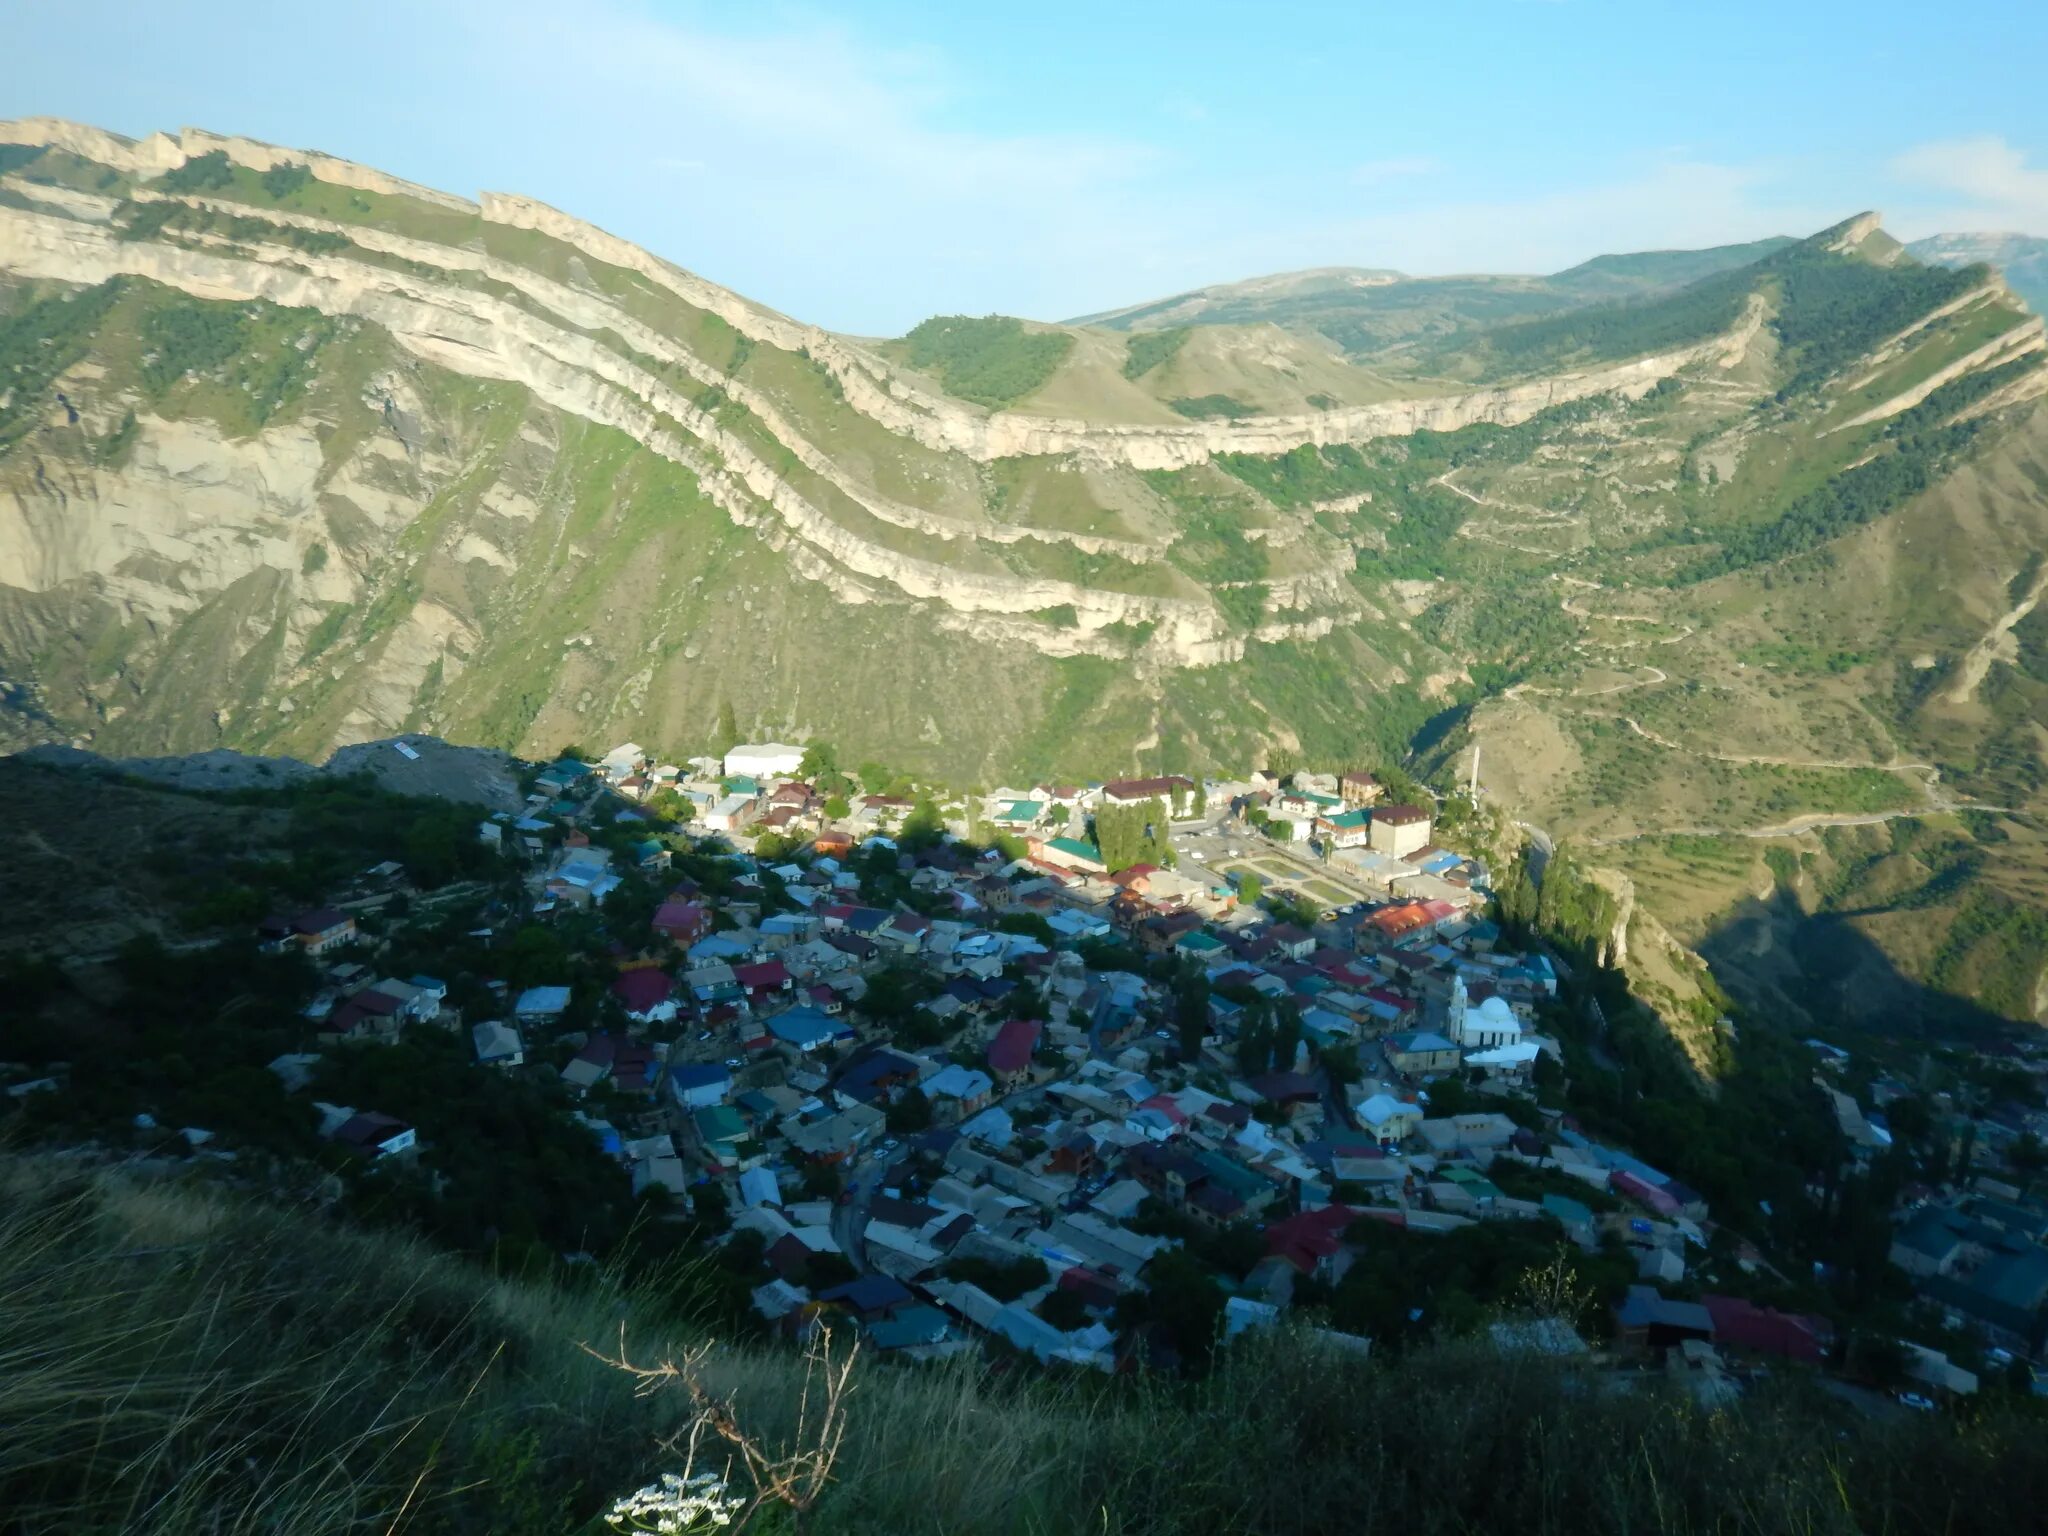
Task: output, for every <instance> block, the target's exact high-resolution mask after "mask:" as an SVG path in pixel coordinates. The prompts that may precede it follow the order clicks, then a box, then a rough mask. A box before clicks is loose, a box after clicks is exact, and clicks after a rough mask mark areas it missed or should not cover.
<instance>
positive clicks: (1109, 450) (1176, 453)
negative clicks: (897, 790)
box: [0, 118, 1875, 469]
mask: <svg viewBox="0 0 2048 1536" xmlns="http://www.w3.org/2000/svg"><path fill="white" fill-rule="evenodd" d="M60 140H63V141H67V144H68V143H76V144H78V145H79V146H81V147H80V148H79V149H78V150H77V151H76V152H77V153H81V154H87V155H88V157H89V158H100V157H101V156H109V157H112V158H108V159H106V160H105V162H104V163H108V164H115V165H117V166H118V167H119V168H122V169H131V170H134V171H135V172H137V173H138V174H140V173H144V172H148V173H151V174H154V173H155V172H158V171H161V170H164V169H168V168H169V166H170V165H173V164H176V163H177V158H172V157H171V155H172V148H171V147H172V144H173V141H171V140H170V139H169V138H168V137H167V136H165V135H161V134H159V135H155V136H153V137H152V138H151V139H149V140H147V141H144V142H143V143H142V144H135V143H133V142H132V141H128V140H122V139H119V138H118V137H117V136H115V135H111V134H104V133H101V132H100V131H99V130H96V129H88V128H82V127H79V126H78V125H75V124H66V123H57V122H55V121H54V120H51V119H42V118H29V119H23V120H20V121H18V122H15V123H10V124H4V125H0V141H12V142H20V143H38V142H43V143H48V142H59V141H60ZM175 146H176V150H177V152H178V158H182V157H183V156H184V155H190V154H203V153H208V152H210V151H213V150H219V151H221V152H223V153H225V154H226V155H227V156H228V158H230V159H231V160H234V161H235V162H236V163H238V164H242V165H246V166H249V167H250V168H251V169H255V170H267V169H269V168H270V167H272V166H274V165H278V164H282V163H292V164H303V165H306V166H307V167H308V168H309V169H310V170H311V171H312V173H313V175H314V176H316V177H318V178H319V179H320V180H323V181H329V182H333V183H335V184H336V185H341V186H351V187H357V188H361V189H364V190H369V191H375V192H381V193H387V194H392V195H398V196H405V197H410V198H414V199H417V200H420V201H424V202H429V203H433V204H435V205H436V206H439V207H444V208H448V209H451V210H453V211H458V212H464V213H470V212H474V213H478V214H479V215H480V216H481V217H482V218H483V219H484V220H485V221H486V222H488V223H493V224H501V225H504V226H506V227H508V228H515V229H530V230H534V231H537V232H538V233H541V234H544V235H547V236H548V237H550V238H551V239H555V240H559V241H561V242H562V243H563V244H565V245H569V246H571V247H573V248H575V249H576V250H578V251H580V252H581V253H583V254H584V255H585V256H587V257H589V258H591V259H592V260H596V261H602V262H605V263H607V264H609V265H612V266H616V267H620V268H622V269H624V270H626V271H630V272H636V273H638V274H640V275H641V276H642V277H644V278H647V279H648V280H649V281H652V282H655V283H658V284H660V285H661V286H662V287H664V288H666V289H667V290H668V291H670V292H671V293H673V294H675V295H676V296H677V297H678V298H680V299H682V300H683V301H684V302H685V303H688V304H690V305H692V306H693V307H695V308H698V309H701V310H704V311H706V312H707V313H710V314H714V315H717V316H718V317H719V318H720V319H721V320H723V321H725V322H726V323H727V324H728V325H730V326H732V327H733V328H734V329H735V330H737V331H739V332H740V333H741V334H742V335H744V336H747V337H748V338H750V339H752V340H754V341H758V342H763V343H766V344H768V345H770V346H776V347H781V348H783V349H784V350H787V351H793V352H802V353H804V354H806V355H807V356H809V357H811V358H812V359H813V360H814V361H816V362H817V363H819V364H820V365H821V366H822V367H824V368H825V369H826V370H827V371H828V372H829V373H830V374H831V375H832V377H833V379H834V380H835V382H836V383H837V384H838V386H839V388H840V390H841V391H842V392H843V394H844V397H845V400H846V402H847V404H848V405H850V406H851V407H852V408H853V409H854V410H856V411H859V412H860V413H861V414H863V415H865V416H867V417H869V418H871V419H872V420H874V421H876V422H878V423H880V424H881V425H882V426H884V427H886V428H887V429H888V430H890V431H891V432H897V433H901V434H903V435H904V436H906V437H909V438H910V439H912V440H913V441H915V442H917V443H918V444H920V445H921V446H923V447H925V448H928V449H933V450H936V451H940V452H947V453H958V454H962V455H965V456H966V457H968V458H971V459H974V460H977V461H979V462H983V463H986V462H989V461H992V460H996V459H1004V458H1015V457H1020V456H1031V455H1072V456H1075V457H1077V458H1079V459H1081V460H1083V461H1084V462H1089V463H1096V464H1115V465H1122V466H1125V467H1129V468H1133V469H1182V468H1186V467H1188V466H1190V465H1194V464H1199V463H1203V462H1205V461H1206V460H1208V459H1209V458H1211V457H1213V456H1215V455H1217V454H1222V453H1253V454H1270V453H1285V452H1287V451H1289V450H1291V449H1294V448H1298V447H1301V446H1303V445H1304V444H1315V445H1328V444H1337V443H1360V442H1366V441H1370V440H1371V439H1373V438H1376V437H1390V436H1405V435H1408V434H1411V433H1414V432H1418V431H1425V430H1428V431H1455V430H1457V429H1458V428H1460V427H1465V426H1471V425H1474V424H1475V423H1480V422H1492V423H1497V424H1502V425H1512V424H1514V423H1516V422H1520V421H1525V420H1527V419H1528V418H1529V417H1530V416H1532V415H1534V414H1536V413H1537V412H1539V411H1542V410H1545V409H1547V408H1549V407H1551V406H1554V405H1559V404H1563V403H1565V402H1568V401H1572V400H1579V399H1584V398H1586V397H1587V396H1589V395H1597V394H1610V393H1622V394H1640V393H1642V392H1643V391H1645V390H1648V389H1650V388H1651V387H1653V386H1654V385H1655V384H1657V383H1658V382H1659V381H1660V380H1662V379H1664V378H1667V377H1669V376H1670V375H1671V374H1673V373H1675V372H1677V371H1678V370H1680V369H1682V368H1686V367H1690V366H1693V365H1695V364H1698V363H1701V362H1705V361H1719V362H1724V363H1725V362H1728V361H1731V360H1732V359H1733V358H1734V357H1736V356H1739V355H1740V353H1741V351H1742V349H1743V347H1745V346H1746V345H1747V341H1748V335H1749V334H1753V330H1754V325H1753V323H1750V325H1749V331H1748V332H1747V333H1745V332H1744V331H1743V329H1742V328H1740V327H1738V329H1737V331H1736V332H1735V333H1734V334H1731V335H1730V336H1727V337H1719V338H1714V339H1713V340H1710V341H1708V342H1705V343H1702V344H1701V345H1699V346H1695V347H1688V348H1682V349H1679V350H1676V351H1673V352H1670V353H1664V354H1659V355H1656V356H1652V357H1644V358H1639V359H1636V360H1634V361H1631V362H1627V363H1623V364H1618V365H1616V366H1613V367H1609V368H1601V369H1593V370H1587V371H1584V372H1577V373H1566V374H1559V375H1556V376H1553V377H1549V378H1544V379H1539V380H1533V381H1528V382H1525V383H1520V384H1513V385H1504V386H1500V387H1497V388H1492V389H1485V390H1474V391H1469V392H1465V393H1461V394H1451V395H1444V396H1440V397H1425V398H1418V399H1414V400H1401V401H1389V402H1383V403H1380V404H1375V405H1368V406H1357V407H1351V408H1348V409H1338V410H1331V411H1323V412H1315V413H1309V414H1305V415H1297V416H1273V417H1255V418H1249V419H1245V420H1241V421H1234V422H1227V423H1226V422H1211V423H1199V422H1190V423H1186V424H1174V425H1166V426H1150V425H1147V426H1138V425H1130V426H1121V425H1114V424H1104V423H1098V422H1089V421H1080V420H1074V419H1068V418H1058V417H1039V416H1033V415H1029V414H1027V413H1023V412H1015V411H999V412H994V413H989V412H985V411H981V410H978V409H976V408H974V407H972V406H969V405H967V404H965V403H963V402H960V401H957V400H952V399H947V398H944V397H940V396H936V395H933V394H931V393H930V392H929V391H927V390H925V389H923V388H921V387H920V386H919V385H918V384H916V383H915V382H913V381H911V380H908V379H906V378H904V377H903V376H902V375H900V374H898V373H896V372H894V371H893V370H891V369H890V368H889V367H888V366H887V365H886V364H885V363H883V362H882V361H881V360H880V359H879V358H877V357H876V356H875V355H874V354H873V353H871V352H868V351H866V350H865V349H862V348H860V347H858V346H856V345H854V344H853V343H850V342H848V341H846V340H845V339H844V338H841V337H837V336H834V335H832V334H831V333H829V332H826V331H822V330H819V329H817V328H815V327H812V326H805V325H802V324H800V323H798V322H797V321H794V320H792V319H790V318H789V317H788V316H785V315H782V314H778V313H777V312H776V311H774V310H771V309H769V308H767V307H766V306H764V305H760V304H755V303H753V302H751V301H749V300H747V299H744V298H742V297H741V296H740V295H738V294H736V293H733V292H732V291H731V290H729V289H726V288H722V287H720V286H718V285H717V284H715V283H711V282H708V281H706V280H705V279H703V278H700V277H697V276H695V275H694V274H692V273H690V272H687V271H685V270H684V269H682V268H680V267H677V266H674V265H673V264H671V263H669V262H665V261H662V260H660V259H659V258H657V257H655V256H653V255H652V254H650V253H649V252H647V251H645V250H642V249H641V248H640V247H638V246H635V245H633V244H631V243H630V242H628V241H625V240H622V239H620V238H619V237H618V236H616V235H613V234H610V233H608V232H607V231H605V230H602V229H599V228H597V227H596V226H594V225H591V224H588V223H586V222H584V221H583V220H580V219H577V218H573V217H571V216H570V215H568V214H565V213H563V212H561V211H560V210H559V209H555V208H551V207H549V206H548V205H546V204H544V203H540V202H536V201H535V200H533V199H531V198H526V197H519V196H515V195H513V194H509V193H500V192H486V193H484V194H483V195H482V197H481V198H480V200H479V201H478V202H477V203H470V202H468V201H466V200H464V199H462V198H458V197H452V196H450V195H448V194H446V193H440V192H436V191H434V190H433V189H431V188H426V187H420V186H417V185H415V184H413V183H410V182H405V181H401V180H399V179H398V178H396V177H391V176H387V175H385V174H384V173H383V172H380V171H375V170H371V169H370V168H368V167H365V166H358V165H354V164H352V163H351V162H348V161H343V160H337V159H335V158H334V157H332V156H329V155H323V154H320V153H318V152H317V151H309V150H288V149H280V148H278V147H277V146H274V145H268V144H262V143H259V142H257V141H255V140H251V139H243V138H234V137H226V136H222V135H218V134H212V133H207V132H205V131H204V130H201V129H193V128H188V129H185V130H184V131H183V132H182V134H181V135H180V137H179V139H178V140H176V141H175ZM92 150H97V151H98V152H99V154H98V155H94V154H92V153H91V151H92ZM1867 217H1868V218H1869V219H1870V220H1871V224H1872V227H1873V228H1874V227H1875V215H1870V216H1867ZM354 232H355V231H354V229H353V227H351V229H350V231H349V233H351V234H353V233H354ZM1848 237H1849V235H1848V233H1847V232H1845V234H1844V238H1845V239H1846V238H1848ZM1858 238H1860V236H1859V237H1858ZM1747 318H1748V317H1746V320H1747Z"/></svg>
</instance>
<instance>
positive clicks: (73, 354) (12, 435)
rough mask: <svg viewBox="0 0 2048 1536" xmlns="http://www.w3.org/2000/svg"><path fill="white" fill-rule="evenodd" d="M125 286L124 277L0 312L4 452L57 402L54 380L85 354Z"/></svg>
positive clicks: (1, 448) (0, 418) (0, 403)
mask: <svg viewBox="0 0 2048 1536" xmlns="http://www.w3.org/2000/svg"><path fill="white" fill-rule="evenodd" d="M122 291H123V290H122V286H121V284H120V283H119V282H108V283H101V284H98V285H97V286H95V287H92V288H87V289H85V290H84V291H82V292H80V293H76V294H72V295H70V296H68V297H64V298H45V299H37V300H36V301H35V302H33V303H31V304H29V305H28V306H27V307H25V308H24V309H22V310H21V312H20V313H18V314H15V315H9V316H5V317H0V453H4V452H5V451H6V450H7V449H8V448H9V447H11V446H12V445H13V443H14V442H15V441H16V440H17V439H19V438H21V437H23V436H24V435H26V434H27V433H28V432H29V431H30V430H32V429H33V427H34V425H35V422H36V419H37V417H38V416H39V415H40V414H41V413H42V412H43V411H45V410H47V409H49V407H50V406H51V405H52V404H53V399H52V395H51V386H52V385H53V384H54V383H55V382H56V379H57V377H58V375H60V374H61V373H63V372H64V370H65V369H67V368H69V367H70V366H71V365H72V364H73V363H76V362H77V361H78V360H79V359H80V358H82V357H83V356H85V354H86V351H87V350H88V349H89V348H90V347H91V345H92V341H93V335H94V332H95V331H97V330H98V328H99V325H100V322H101V321H103V320H104V319H105V318H106V316H107V311H108V310H110V309H111V308H112V307H113V305H114V303H115V301H116V300H117V299H119V298H120V296H121V294H122Z"/></svg>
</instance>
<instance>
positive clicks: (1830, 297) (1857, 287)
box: [1762, 237, 1991, 397]
mask: <svg viewBox="0 0 2048 1536" xmlns="http://www.w3.org/2000/svg"><path fill="white" fill-rule="evenodd" d="M1817 238H1819V237H1817ZM1762 265H1763V267H1764V269H1765V270H1767V271H1769V272H1770V274H1771V275H1772V276H1773V277H1774V278H1776V280H1777V283H1778V294H1779V298H1778V313H1777V316H1776V318H1775V319H1774V320H1773V322H1772V324H1773V327H1774V328H1775V329H1776V331H1777V333H1778V341H1779V344H1780V345H1781V346H1782V347H1784V348H1785V350H1786V352H1787V353H1788V354H1790V356H1791V358H1792V359H1793V363H1794V371H1793V374H1792V377H1791V379H1790V381H1789V382H1788V383H1787V384H1786V385H1785V387H1784V390H1783V391H1782V392H1781V397H1782V395H1793V394H1798V393H1800V392H1801V391H1803V390H1809V389H1813V388H1815V387H1816V386H1818V385H1819V384H1821V383H1822V382H1823V381H1825V380H1826V379H1828V378H1831V377H1832V376H1833V375H1834V374H1835V373H1836V372H1838V371H1839V370H1840V369H1842V368H1844V367H1846V366H1847V365H1848V364H1850V363H1852V362H1854V361H1855V360H1856V359H1857V358H1860V357H1862V356H1864V355H1865V354H1866V353H1868V352H1869V351H1870V349H1871V348H1873V347H1875V346H1876V345H1877V344H1878V343H1879V342H1882V341H1884V340H1886V339H1887V338H1889V337H1890V336H1892V335H1894V334H1895V333H1896V332H1899V331H1902V330H1904V329H1905V328H1906V327H1907V326H1909V325H1911V324H1912V323H1913V322H1914V321H1916V320H1918V319H1919V318H1921V316H1923V315H1925V314H1927V313H1928V312H1929V311H1930V310H1934V309H1938V308H1940V307H1941V306H1942V305H1943V304H1946V303H1947V302H1948V301H1949V300H1951V299H1955V298H1960V297H1961V296H1962V295H1963V294H1965V293H1968V292H1969V291H1970V290H1971V289H1972V288H1977V287H1981V286H1982V285H1983V284H1984V283H1985V282H1986V281H1987V280H1988V279H1989V277H1990V275H1991V271H1990V268H1988V267H1983V266H1973V267H1958V268H1954V269H1951V268H1947V267H1925V266H1921V265H1920V264H1919V263H1917V262H1911V261H1903V262H1899V263H1898V264H1896V265H1894V266H1888V267H1881V266H1878V265H1877V264H1876V263H1874V262H1870V261H1865V260H1862V259H1861V258H1859V257H1856V256H1853V255H1838V254H1836V253H1834V252H1832V251H1826V250H1819V249H1815V248H1814V247H1813V245H1812V244H1811V243H1808V244H1802V245H1799V246H1795V247H1792V248H1791V249H1790V250H1788V251H1786V252H1784V253H1783V254H1781V255H1779V256H1777V257H1775V258H1773V259H1771V260H1769V261H1767V262H1765V263H1763V264H1762Z"/></svg>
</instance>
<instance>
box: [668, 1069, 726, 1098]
mask: <svg viewBox="0 0 2048 1536" xmlns="http://www.w3.org/2000/svg"><path fill="white" fill-rule="evenodd" d="M668 1086H669V1092H670V1093H672V1094H674V1095H675V1100H676V1103H678V1104H680V1105H681V1106H682V1107H683V1108H684V1109H707V1108H709V1107H710V1106H711V1105H713V1104H723V1103H724V1102H725V1099H726V1095H727V1094H729V1093H731V1092H732V1073H731V1072H729V1071H728V1070H726V1068H724V1067H723V1066H721V1065H719V1064H718V1063H717V1062H715V1061H705V1062H695V1061H685V1062H678V1063H676V1064H674V1065H672V1066H670V1068H669V1069H668Z"/></svg>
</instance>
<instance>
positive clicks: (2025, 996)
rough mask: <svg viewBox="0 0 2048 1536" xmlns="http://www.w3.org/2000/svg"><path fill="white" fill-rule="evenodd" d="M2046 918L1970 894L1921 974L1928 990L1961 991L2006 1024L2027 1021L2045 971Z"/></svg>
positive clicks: (1994, 897) (2047, 952)
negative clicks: (1925, 974)
mask: <svg viewBox="0 0 2048 1536" xmlns="http://www.w3.org/2000/svg"><path fill="white" fill-rule="evenodd" d="M2044 957H2048V912H2044V911H2043V910H2041V909H2040V908H2039V907H2033V906H2027V905H2024V904H2022V903H2019V902H2014V901H2011V900H2008V899H2005V898H2002V897H2000V896H1997V895H1994V894H1993V893H1992V892H1990V891H1987V890H1982V889H1979V890H1975V891H1972V892H1971V893H1970V895H1969V896H1968V898H1967V899H1965V900H1964V902H1963V904H1962V907H1961V909H1960V910H1959V911H1958V912H1957V913H1956V915H1955V918H1954V920H1953V921H1952V922H1951V923H1950V924H1949V927H1948V931H1947V932H1946V933H1944V934H1943V935H1942V938H1941V945H1940V947H1939V948H1938V949H1937V950H1936V951H1935V954H1934V959H1933V960H1932V962H1931V963H1930V964H1929V965H1928V968H1927V981H1928V984H1929V985H1930V986H1935V987H1939V988H1942V989H1943V990H1946V991H1962V990H1964V985H1963V984H1964V983H1965V981H1966V980H1967V981H1969V982H1971V983H1973V985H1971V986H1970V987H1969V988H1968V991H1969V994H1970V995H1971V996H1973V997H1975V998H1977V999H1978V1000H1979V1001H1981V1002H1982V1003H1983V1004H1984V1005H1985V1006H1986V1007H1988V1008H1992V1009H1995V1010H1996V1011H1997V1012H1999V1013H2001V1014H2003V1015H2005V1016H2006V1017H2007V1018H2010V1019H2031V1018H2032V1017H2033V1015H2034V994H2035V988H2036V987H2037V986H2038V985H2039V984H2040V978H2041V975H2042V971H2043V966H2044V965H2048V959H2044Z"/></svg>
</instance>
